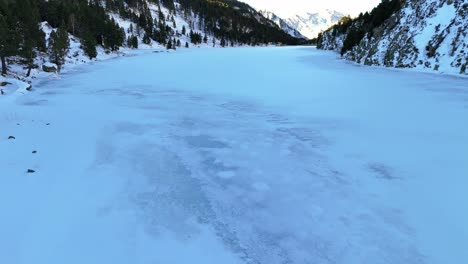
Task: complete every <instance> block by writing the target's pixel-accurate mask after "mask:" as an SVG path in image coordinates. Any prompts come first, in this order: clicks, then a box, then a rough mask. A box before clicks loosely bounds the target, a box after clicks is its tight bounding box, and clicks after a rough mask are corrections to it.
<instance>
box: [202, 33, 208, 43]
mask: <svg viewBox="0 0 468 264" xmlns="http://www.w3.org/2000/svg"><path fill="white" fill-rule="evenodd" d="M207 42H208V37H207V36H206V34H205V36H204V37H203V43H205V44H206V43H207Z"/></svg>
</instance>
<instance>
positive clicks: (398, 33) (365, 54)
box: [319, 0, 468, 74]
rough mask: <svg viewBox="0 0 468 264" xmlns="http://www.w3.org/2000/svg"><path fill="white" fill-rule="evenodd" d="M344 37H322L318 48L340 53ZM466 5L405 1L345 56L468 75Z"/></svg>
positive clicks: (454, 0) (452, 0) (459, 0)
mask: <svg viewBox="0 0 468 264" xmlns="http://www.w3.org/2000/svg"><path fill="white" fill-rule="evenodd" d="M345 37H346V34H344V35H343V34H334V33H333V31H329V32H326V33H325V34H323V38H322V41H321V43H320V44H319V46H321V47H322V48H324V49H333V50H337V51H339V50H341V47H342V45H343V41H344V39H345ZM467 51H468V3H467V2H466V1H465V0H428V1H426V0H417V1H406V2H405V4H404V6H403V8H402V9H401V10H400V11H399V12H397V13H396V14H394V15H393V16H392V17H390V18H389V19H388V20H387V21H386V22H385V23H384V24H383V25H382V26H381V27H379V28H376V29H374V30H373V36H372V37H371V38H369V37H367V36H366V37H364V38H363V40H362V41H361V42H360V43H359V45H357V46H356V47H354V48H353V49H352V50H351V51H349V52H348V53H346V54H345V57H346V58H347V59H350V60H354V61H357V62H358V63H362V64H366V65H383V66H387V67H399V68H408V67H409V68H419V69H428V70H435V71H439V72H444V73H454V74H468V70H467V67H468V57H467V55H466V54H467Z"/></svg>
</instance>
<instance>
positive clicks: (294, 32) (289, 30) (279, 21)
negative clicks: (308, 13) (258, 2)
mask: <svg viewBox="0 0 468 264" xmlns="http://www.w3.org/2000/svg"><path fill="white" fill-rule="evenodd" d="M258 12H259V13H260V14H262V15H263V16H264V17H266V18H268V19H269V20H271V21H273V22H275V23H276V24H277V25H278V26H279V27H280V28H281V29H282V30H283V31H284V32H286V33H288V34H289V35H291V36H293V37H295V38H304V39H305V38H306V37H305V36H304V35H302V34H301V33H300V32H299V31H297V30H296V29H295V28H294V27H292V26H290V25H289V24H288V23H287V22H286V21H285V20H283V19H282V18H280V17H279V16H277V15H276V14H275V13H273V12H270V11H267V10H259V11H258Z"/></svg>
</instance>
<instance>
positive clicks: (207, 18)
mask: <svg viewBox="0 0 468 264" xmlns="http://www.w3.org/2000/svg"><path fill="white" fill-rule="evenodd" d="M169 1H170V0H169ZM178 3H179V4H180V8H181V11H182V12H183V13H185V14H190V13H191V12H193V13H195V14H196V15H197V16H198V17H199V18H200V23H198V26H199V28H200V29H203V31H205V32H208V33H210V34H211V35H214V37H216V38H218V39H222V38H224V39H225V41H233V42H236V43H245V44H257V43H258V44H260V43H264V44H266V43H270V42H272V43H283V44H299V43H300V41H299V40H298V39H296V38H294V37H291V36H290V35H288V34H287V33H285V32H284V31H282V30H281V29H280V28H279V27H277V26H276V25H274V24H272V23H271V21H269V20H267V19H264V20H261V19H260V20H261V21H259V20H258V16H257V12H256V11H255V10H253V9H252V8H251V7H250V6H249V5H247V4H245V3H243V2H239V1H236V0H179V1H178ZM199 43H201V42H199Z"/></svg>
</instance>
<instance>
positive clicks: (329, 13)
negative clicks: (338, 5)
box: [259, 9, 345, 39]
mask: <svg viewBox="0 0 468 264" xmlns="http://www.w3.org/2000/svg"><path fill="white" fill-rule="evenodd" d="M259 12H260V13H261V14H263V16H265V17H266V18H268V19H270V20H272V21H274V22H275V23H276V24H277V25H278V26H279V27H280V28H281V29H283V31H285V32H286V33H288V34H289V35H291V36H293V37H296V38H308V39H313V38H316V37H317V36H318V34H319V33H320V32H322V31H323V30H325V29H327V28H329V27H330V26H332V25H334V24H336V23H337V22H338V21H340V19H341V18H342V17H344V16H345V15H344V14H342V13H340V12H338V11H334V10H328V9H327V10H323V11H320V12H314V13H311V12H309V13H303V14H295V15H292V16H290V17H283V18H282V17H280V16H278V15H277V14H275V13H273V12H271V11H268V10H259Z"/></svg>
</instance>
